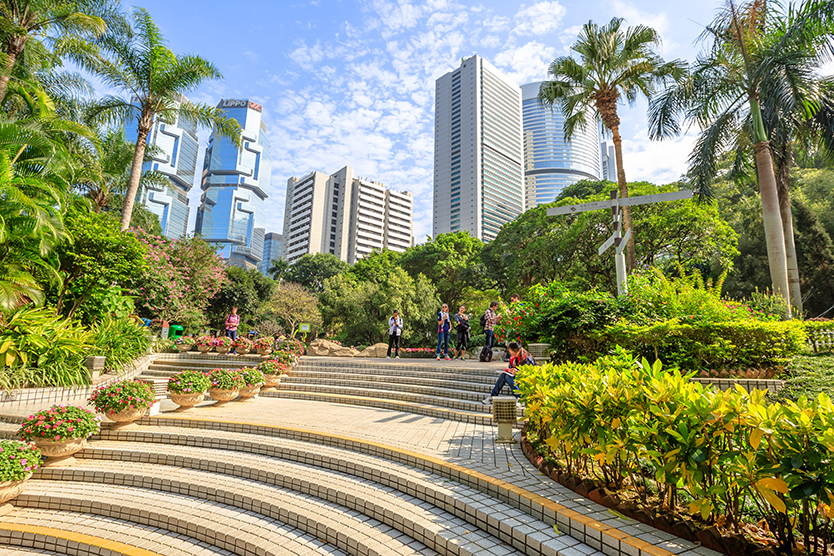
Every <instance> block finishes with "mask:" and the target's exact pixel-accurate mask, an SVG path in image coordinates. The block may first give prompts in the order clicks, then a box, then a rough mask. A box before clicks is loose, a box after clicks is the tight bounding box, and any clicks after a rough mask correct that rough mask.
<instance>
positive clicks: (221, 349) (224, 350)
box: [214, 346, 232, 354]
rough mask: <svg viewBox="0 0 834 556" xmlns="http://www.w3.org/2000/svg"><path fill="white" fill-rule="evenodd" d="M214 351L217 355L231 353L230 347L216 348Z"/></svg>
mask: <svg viewBox="0 0 834 556" xmlns="http://www.w3.org/2000/svg"><path fill="white" fill-rule="evenodd" d="M214 349H215V351H217V353H222V354H226V353H229V352H230V351H232V348H231V346H217V347H215V348H214Z"/></svg>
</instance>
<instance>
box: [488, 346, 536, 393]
mask: <svg viewBox="0 0 834 556" xmlns="http://www.w3.org/2000/svg"><path fill="white" fill-rule="evenodd" d="M507 351H509V352H510V366H509V368H506V369H504V370H503V371H501V374H500V375H499V376H498V380H497V381H495V386H494V387H493V388H492V392H491V393H490V395H489V396H487V397H486V398H484V399H483V400H482V401H481V403H482V404H484V405H489V404H490V403H492V398H494V397H495V396H497V395H498V394H500V393H501V389H502V388H504V385H505V384H506V385H507V386H509V387H510V392H512V394H513V396H515V397H516V398H519V397H521V396H520V394H518V393H517V392H516V388H515V373H516V371H517V370H518V368H519V367H521V366H522V365H535V364H536V360H535V359H533V356H532V355H530V353H529V352H528V351H527V350H526V349H524V348H523V347H521V344H519V343H518V342H510V345H508V346H507Z"/></svg>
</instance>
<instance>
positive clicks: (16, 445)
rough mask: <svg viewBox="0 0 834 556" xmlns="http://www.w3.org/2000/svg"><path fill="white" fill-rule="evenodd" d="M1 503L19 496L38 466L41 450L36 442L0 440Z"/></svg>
mask: <svg viewBox="0 0 834 556" xmlns="http://www.w3.org/2000/svg"><path fill="white" fill-rule="evenodd" d="M0 453H2V457H0V504H4V503H6V502H8V501H9V500H11V499H12V498H17V497H18V496H20V493H21V492H23V487H24V486H26V481H28V480H29V477H31V476H32V473H34V472H35V470H36V469H37V468H38V462H39V461H40V459H41V451H40V450H38V449H37V448H36V447H35V445H34V444H27V443H25V442H20V441H19V440H0Z"/></svg>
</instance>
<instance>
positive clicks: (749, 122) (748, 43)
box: [649, 0, 834, 315]
mask: <svg viewBox="0 0 834 556" xmlns="http://www.w3.org/2000/svg"><path fill="white" fill-rule="evenodd" d="M787 13H788V14H789V16H788V17H789V18H790V23H789V24H787V25H786V24H785V21H784V16H782V15H781V14H778V13H776V11H775V8H773V7H772V6H770V5H768V4H766V3H765V1H764V0H751V1H748V2H745V3H742V4H739V5H737V4H736V3H735V2H734V1H733V0H728V1H727V5H726V6H725V7H724V8H723V9H722V10H721V11H720V12H719V14H718V16H717V17H716V18H715V21H713V23H712V24H711V25H710V26H709V27H708V28H707V30H706V31H705V33H704V35H703V38H711V39H712V46H711V48H710V49H709V50H708V51H707V52H705V53H704V54H701V55H699V56H698V59H697V60H696V62H695V64H694V66H693V71H692V73H691V75H686V76H684V77H682V78H681V79H679V80H678V82H677V83H676V84H675V85H674V86H672V87H670V88H669V89H667V90H666V91H664V92H663V93H662V94H661V95H658V97H657V98H655V99H654V100H653V101H652V103H651V106H650V109H649V121H650V125H649V128H650V129H649V134H650V136H651V137H652V138H653V139H655V138H656V139H664V138H667V137H670V136H673V135H677V134H678V133H680V131H681V124H680V121H681V120H684V121H688V122H693V123H695V124H697V125H698V126H699V127H700V128H701V129H702V132H701V134H700V136H699V138H698V141H697V142H696V145H695V150H694V151H693V153H692V155H691V156H690V160H689V164H690V172H691V174H693V175H694V187H695V189H696V190H697V191H699V193H700V195H701V196H702V197H709V196H710V195H711V190H710V184H711V181H712V179H713V178H714V177H715V175H716V172H717V164H718V160H719V158H720V157H721V156H722V155H723V154H724V153H726V152H728V151H731V152H735V153H736V157H735V164H734V171H733V172H731V174H733V173H735V174H738V173H740V172H741V169H742V168H743V166H744V157H743V154H744V152H745V151H746V150H749V149H751V148H752V150H753V152H754V156H755V167H756V174H757V177H758V182H759V191H760V193H761V198H762V213H763V217H764V218H763V219H764V228H765V240H766V243H767V253H768V262H769V266H770V277H771V282H772V286H773V291H774V292H775V293H778V294H779V295H781V296H783V297H784V299H785V302H786V304H788V306H789V315H790V313H791V312H790V302H791V299H790V297H791V296H790V291H791V288H790V281H789V278H788V265H787V249H786V239H785V226H784V225H783V217H784V216H783V214H782V211H781V209H780V199H779V192H778V188H777V180H776V172H775V170H774V162H773V161H774V154H773V149H772V147H771V141H770V139H771V136H772V135H773V134H774V133H777V134H778V133H783V134H784V133H785V131H786V130H787V129H788V128H789V127H790V126H788V125H786V124H785V125H783V126H782V128H779V125H776V124H775V122H774V121H773V118H772V117H771V118H769V119H768V120H766V118H765V116H764V114H763V108H764V112H768V110H769V111H770V112H771V115H772V114H773V113H775V112H776V111H781V112H783V113H785V114H793V116H791V117H794V118H795V117H796V115H797V114H799V113H800V112H804V113H805V117H804V119H807V117H808V116H813V115H814V113H815V112H816V111H818V106H819V105H818V103H817V102H815V101H813V90H814V89H815V88H816V85H815V84H814V78H813V72H810V73H809V69H810V68H811V67H813V65H814V63H815V61H816V60H818V49H820V48H827V49H830V45H828V44H827V41H825V40H821V38H824V37H830V33H831V25H832V21H833V20H834V2H831V0H807V1H806V2H803V3H802V4H801V5H800V6H798V7H796V6H794V5H792V4H791V5H789V7H788V9H787ZM807 88H810V89H807ZM806 89H807V90H806ZM809 92H810V93H811V94H809ZM766 123H770V124H771V126H772V129H771V130H770V133H768V129H767V126H766ZM783 154H784V153H783ZM778 158H779V157H777V159H778ZM781 158H783V159H784V160H785V161H786V164H790V159H791V158H792V157H784V156H782V157H781ZM783 197H784V195H783ZM787 203H788V204H789V203H790V201H789V198H788V200H787Z"/></svg>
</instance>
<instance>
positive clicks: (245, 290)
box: [208, 266, 275, 328]
mask: <svg viewBox="0 0 834 556" xmlns="http://www.w3.org/2000/svg"><path fill="white" fill-rule="evenodd" d="M225 272H226V282H225V283H224V284H223V286H222V287H221V288H220V291H219V292H217V293H216V294H215V295H214V297H213V298H212V300H211V303H210V304H209V308H208V317H209V321H210V322H211V324H212V325H213V326H214V327H217V328H222V326H223V322H224V320H225V319H226V316H227V315H228V314H229V313H231V312H232V307H237V308H238V314H239V315H241V322H243V321H244V320H251V319H253V318H254V317H255V315H256V313H257V312H258V309H259V308H260V307H261V306H262V305H263V304H264V303H265V302H266V301H267V300H268V299H269V296H270V295H271V294H272V290H273V288H274V287H275V281H274V280H272V279H270V278H267V277H266V276H264V275H263V274H261V273H260V272H258V271H257V270H255V269H249V270H244V269H242V268H239V267H236V266H229V267H226V271H225Z"/></svg>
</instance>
